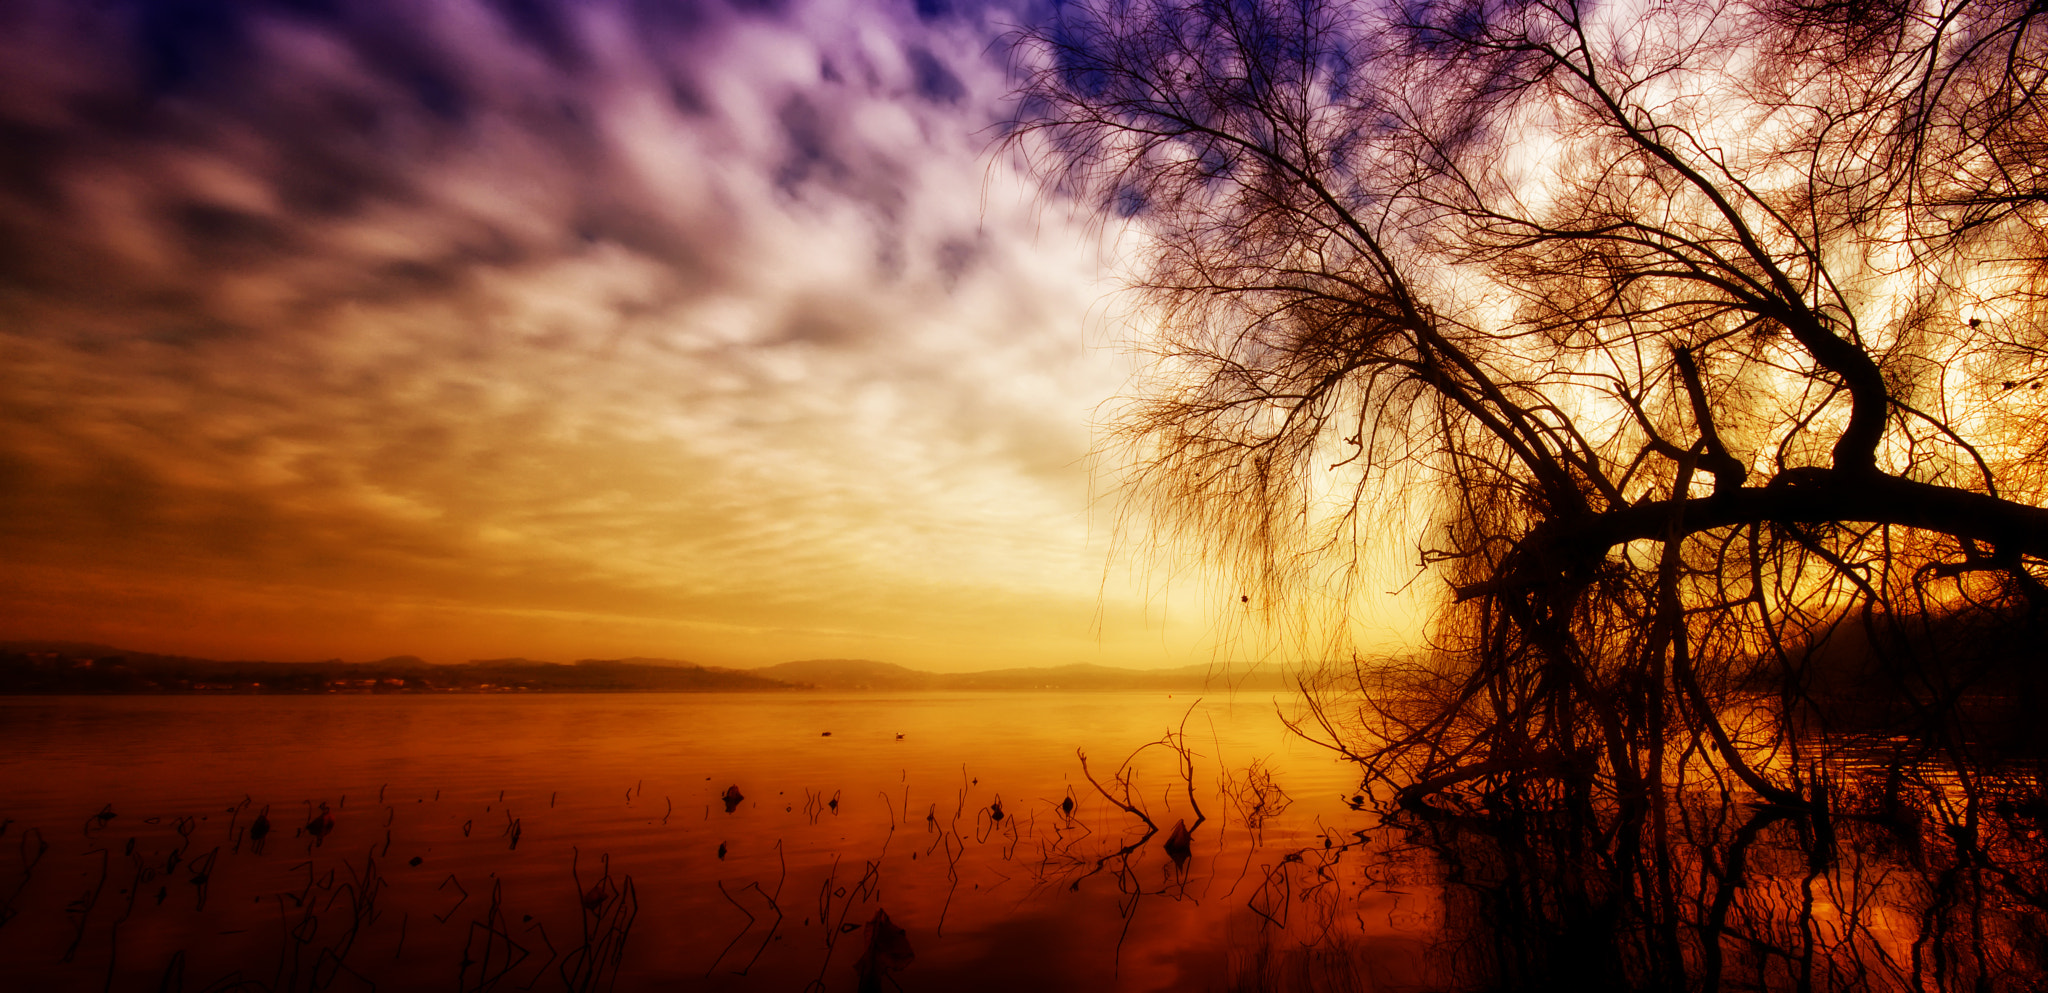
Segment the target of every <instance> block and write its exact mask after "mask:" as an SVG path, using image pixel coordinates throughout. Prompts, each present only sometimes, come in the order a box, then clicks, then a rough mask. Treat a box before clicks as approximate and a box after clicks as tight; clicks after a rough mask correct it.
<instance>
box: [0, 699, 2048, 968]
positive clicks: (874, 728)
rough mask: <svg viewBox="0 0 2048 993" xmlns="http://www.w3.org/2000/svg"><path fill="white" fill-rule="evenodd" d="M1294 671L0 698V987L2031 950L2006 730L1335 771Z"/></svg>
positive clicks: (1832, 958) (2027, 835) (1636, 964)
mask: <svg viewBox="0 0 2048 993" xmlns="http://www.w3.org/2000/svg"><path fill="white" fill-rule="evenodd" d="M1329 702H1330V703H1331V704H1333V706H1334V709H1333V710H1331V711H1329V713H1330V714H1331V715H1332V716H1333V717H1335V718H1338V719H1340V723H1341V718H1342V716H1343V712H1342V707H1343V704H1344V700H1342V699H1341V698H1332V699H1331V700H1330V701H1329ZM1353 702H1359V701H1353ZM1300 706H1301V698H1300V697H1298V696H1293V695H1285V696H1279V697H1277V698H1276V696H1275V695H1274V694H1264V695H1261V694H1252V693H1241V694H1238V695H1236V696H1235V697H1233V696H1229V695H1211V696H1207V697H1202V698H1199V699H1197V698H1191V697H1189V696H1187V695H1184V694H1174V695H1168V694H1165V693H918V694H882V693H868V694H853V693H846V694H836V693H793V692H792V693H772V694H621V695H600V694H589V695H441V696H428V695H390V696H113V697H62V696H56V697H35V698H30V697H12V698H0V985H6V986H7V988H10V989H16V988H18V989H34V990H55V991H67V990H81V991H97V990H109V991H111V990H141V991H194V993H197V991H211V993H229V991H241V993H255V991H277V993H281V991H299V990H307V991H312V990H370V989H380V990H393V989H403V990H411V989H445V988H453V989H457V990H502V991H512V990H521V991H524V990H574V991H588V990H614V989H615V990H627V991H637V990H733V991H743V990H777V991H781V990H817V991H854V990H870V989H873V990H892V989H900V990H911V991H916V990H929V991H950V990H962V989H973V990H977V991H1006V990H1017V991H1023V990H1034V991H1035V990H1044V989H1060V990H1084V991H1088V990H1130V991H1151V990H1213V991H1218V993H1240V991H1241V993H1250V991H1278V990H1304V991H1305V990H1314V991H1324V990H1474V991H1479V990H1532V989H1571V990H1574V991H1579V990H1616V991H1620V990H1642V989H1671V990H1681V989H1683V990H1693V989H1726V990H1788V991H1802V993H1804V991H1818V990H1844V991H1847V990H1857V991H1862V990H1958V991H1960V990H1971V991H2008V990H2010V991H2020V990H2031V989H2040V988H2043V986H2044V985H2048V983H2044V977H2048V844H2044V839H2048V796H2044V795H2043V794H2042V793H2041V791H2040V788H2039V782H2040V776H2039V771H2040V770H2039V768H2038V765H2037V761H2036V760H2034V759H2019V758H2014V759H2009V760H2004V761H2001V762H1997V763H1991V764H1985V765H1981V766H1976V767H1971V768H1967V769H1964V768H1959V767H1958V766H1956V765H1955V764H1953V763H1952V762H1950V761H1948V760H1944V759H1943V758H1942V757H1941V755H1940V754H1939V753H1937V752H1935V751H1933V750H1931V749H1930V748H1929V747H1928V746H1927V745H1926V744H1925V743H1924V742H1919V741H1917V740H1915V739H1911V738H1905V737H1895V736H1881V735H1870V734H1861V735H1836V736H1834V737H1830V738H1826V739H1823V738H1812V739H1802V740H1801V746H1802V754H1803V755H1805V756H1807V757H1808V758H1807V759H1806V760H1805V761H1807V762H1808V765H1807V767H1806V768H1807V769H1808V772H1809V774H1810V775H1811V776H1812V777H1815V778H1816V779H1817V780H1818V781H1821V782H1825V783H1827V784H1828V793H1827V797H1828V798H1827V801H1826V803H1825V804H1822V805H1812V806H1805V807H1792V806H1787V805H1784V804H1776V803H1770V802H1765V801H1764V800H1763V799H1762V798H1760V797H1758V796H1756V795H1754V794H1751V793H1748V792H1746V791H1745V790H1743V789H1741V788H1740V787H1739V786H1731V785H1730V784H1729V782H1728V779H1727V777H1725V776H1717V775H1713V774H1712V771H1713V770H1712V767H1713V763H1714V761H1715V760H1714V759H1713V757H1712V756H1711V755H1710V754H1708V753H1705V752H1703V751H1700V750H1693V751H1690V752H1687V753H1685V755H1684V756H1682V757H1681V758H1679V759H1678V760H1676V761H1677V762H1679V763H1682V765H1674V766H1673V768H1674V769H1683V770H1690V771H1688V772H1687V773H1686V775H1683V776H1679V775H1676V774H1674V776H1673V777H1672V779H1671V780H1670V782H1671V783H1672V784H1674V785H1673V787H1672V792H1670V793H1669V794H1666V796H1665V800H1664V801H1663V803H1662V804H1661V805H1656V804H1646V803H1645V802H1644V801H1643V799H1642V798H1641V797H1623V796H1619V795H1616V794H1610V793H1603V792H1601V791H1600V789H1599V788H1597V785H1596V786H1595V787H1593V788H1588V787H1587V786H1586V785H1585V783H1586V781H1584V780H1579V781H1576V785H1575V781H1573V780H1569V779H1566V780H1555V781H1553V780H1530V781H1526V782H1524V783H1522V784H1519V785H1516V784H1512V783H1511V784H1508V785H1504V786H1501V787H1498V788H1494V787H1488V786H1485V785H1484V784H1475V785H1474V786H1473V788H1471V789H1468V790H1464V791H1462V792H1459V791H1447V792H1446V793H1445V794H1443V795H1441V796H1437V797H1434V798H1432V799H1431V800H1430V801H1429V802H1427V803H1417V804H1413V805H1408V806H1396V805H1393V804H1376V803H1374V802H1373V800H1374V799H1379V800H1384V799H1386V797H1387V794H1385V793H1382V794H1380V795H1379V796H1378V797H1377V798H1367V799H1366V802H1364V803H1362V804H1359V805H1358V806H1354V805H1353V804H1354V802H1356V801H1355V800H1354V797H1357V796H1358V795H1359V794H1358V791H1359V788H1360V787H1359V782H1358V773H1357V771H1356V769H1355V767H1354V766H1351V765H1349V764H1347V763H1345V762H1343V761H1339V760H1338V759H1337V758H1336V757H1335V756H1334V755H1333V753H1331V752H1330V751H1327V750H1325V749H1323V748H1321V747H1319V746H1316V745H1314V744H1312V743H1310V742H1308V741H1305V740H1303V739H1302V738H1300V737H1299V736H1296V735H1293V734H1291V733H1290V732H1289V731H1288V730H1287V728H1286V726H1285V724H1284V723H1283V721H1282V718H1281V714H1282V713H1283V712H1284V713H1288V714H1293V713H1295V712H1296V711H1297V710H1298V708H1299V707H1300ZM1726 720H1727V722H1728V723H1729V724H1730V726H1737V725H1739V724H1740V723H1741V721H1742V716H1741V712H1740V711H1733V710H1731V711H1729V712H1728V714H1727V717H1726ZM1083 754H1085V755H1086V757H1087V763H1086V765H1085V766H1084V765H1083V762H1082V758H1081V756H1082V755H1083ZM1091 777H1092V779H1093V782H1091V781H1090V780H1091ZM1575 790H1577V791H1578V792H1574V791H1575ZM262 829H267V830H262ZM1176 829H1182V830H1181V831H1177V830H1176ZM1183 832H1184V833H1183ZM1708 977H1711V978H1708ZM8 984H11V985H8Z"/></svg>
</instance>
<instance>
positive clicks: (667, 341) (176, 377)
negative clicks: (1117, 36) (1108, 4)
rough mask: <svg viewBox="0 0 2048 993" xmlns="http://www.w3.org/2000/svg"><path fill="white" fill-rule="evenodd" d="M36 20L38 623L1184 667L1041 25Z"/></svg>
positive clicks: (9, 128)
mask: <svg viewBox="0 0 2048 993" xmlns="http://www.w3.org/2000/svg"><path fill="white" fill-rule="evenodd" d="M0 16H4V17H5V18H7V19H8V20H9V23H7V24H6V25H5V28H6V30H4V31H0V65H4V66H6V67H7V68H4V69H0V74H4V75H0V149H4V151H0V556H5V557H7V558H9V559H10V560H12V561H18V562H21V563H24V566H23V569H24V571H23V572H22V573H20V574H19V575H18V576H17V577H16V578H15V579H14V580H12V581H11V582H12V583H13V585H12V586H11V587H6V588H0V595H5V596H8V597H10V598H13V599H15V600H16V602H18V603H28V602H34V603H36V604H39V605H41V606H40V607H39V611H40V612H41V613H40V615H39V616H40V617H41V618H42V619H41V620H38V621H36V622H34V623H39V624H45V625H46V626H47V624H49V623H56V621H54V620H50V619H52V618H71V619H72V621H67V622H66V623H74V622H75V623H78V624H99V625H102V626H105V625H112V624H116V623H117V622H116V621H115V620H113V619H110V618H109V617H108V616H107V615H108V611H107V610H106V609H103V608H104V607H105V604H102V603H98V602H96V601H95V597H98V596H108V597H113V598H114V601H109V602H116V601H117V602H119V603H122V604H125V605H126V606H123V607H121V608H119V612H120V613H121V615H122V616H123V617H125V618H128V619H127V620H124V621H120V622H118V623H126V624H130V625H131V626H132V625H142V626H143V627H147V626H148V625H150V624H155V625H156V627H154V628H150V630H157V631H169V630H172V629H173V628H175V627H176V625H175V624H174V623H172V621H171V619H172V618H175V617H179V616H193V611H200V612H201V613H204V614H206V615H207V616H215V617H216V619H217V620H219V621H220V624H221V625H222V626H223V627H221V628H220V629H216V630H214V631H213V632H212V633H211V634H207V633H204V632H187V633H185V634H182V635H179V636H178V637H181V638H184V639H185V643H184V644H182V645H181V646H173V647H184V648H187V649H191V650H199V649H206V650H214V651H226V650H230V649H233V648H235V647H236V646H238V645H243V644H247V645H260V646H267V647H265V650H267V651H273V652H280V651H285V650H286V647H280V646H287V647H288V645H289V644H290V643H291V639H293V638H298V639H300V640H301V641H303V642H306V644H305V645H304V648H303V649H302V650H301V654H306V655H323V654H332V653H334V652H336V651H345V650H355V649H359V650H360V651H362V652H363V653H365V654H373V653H377V652H387V653H388V651H399V650H404V651H419V650H422V647H421V642H422V641H432V642H434V644H433V646H432V647H430V648H427V649H425V650H427V651H439V652H443V653H446V654H449V655H450V656H451V657H466V656H464V655H463V654H462V653H465V652H468V653H473V654H478V655H484V654H530V655H531V654H541V652H542V651H545V650H546V649H536V647H535V643H536V642H539V643H544V644H548V645H555V646H558V647H559V650H560V651H561V652H563V653H564V654H569V653H574V652H604V651H636V652H648V653H663V654H689V653H692V652H695V653H696V654H698V655H700V656H702V657H706V658H707V660H710V661H721V660H723V661H763V662H766V661H777V660H780V659H782V658H786V657H791V656H792V655H795V654H876V655H886V656H888V657H891V658H895V659H897V660H900V661H911V662H919V663H925V664H940V665H944V664H948V663H949V662H952V661H958V662H962V663H964V662H966V661H967V659H966V658H965V655H964V654H963V653H968V652H976V651H979V652H993V653H997V654H998V655H1000V656H1001V660H1002V661H1005V662H1019V663H1021V662H1028V661H1058V660H1060V659H1053V658H1047V657H1045V656H1047V655H1048V654H1049V653H1067V655H1066V657H1069V658H1070V657H1073V656H1074V655H1075V654H1076V653H1081V654H1085V655H1089V656H1091V657H1104V656H1105V653H1106V655H1107V656H1108V657H1109V660H1111V661H1116V660H1124V661H1130V660H1152V659H1155V658H1158V657H1160V654H1161V648H1160V645H1161V642H1160V641H1159V638H1160V635H1159V632H1158V631H1157V630H1156V629H1148V628H1147V627H1146V626H1145V623H1144V621H1143V615H1144V612H1145V610H1146V608H1145V606H1144V605H1143V604H1142V603H1139V602H1136V601H1134V600H1133V601H1126V600H1125V599H1123V597H1124V594H1123V592H1122V590H1121V587H1118V588H1116V589H1115V590H1113V591H1112V593H1111V595H1109V597H1108V598H1107V599H1105V598H1104V597H1103V595H1102V591H1103V589H1104V587H1103V585H1102V576H1103V568H1102V567H1103V560H1102V558H1101V556H1102V552H1103V547H1102V543H1101V541H1100V539H1101V537H1102V535H1101V532H1100V528H1099V526H1097V527H1095V528H1094V529H1093V530H1091V523H1090V514H1091V511H1090V509H1089V503H1088V489H1087V480H1088V466H1087V461H1086V456H1087V452H1088V450H1089V447H1090V438H1089V433H1088V419H1089V417H1090V415H1091V411H1092V409H1093V407H1094V405H1095V404H1096V403H1097V402H1098V401H1100V400H1102V399H1103V398H1105V397H1107V396H1108V395H1110V393H1112V392H1113V391H1114V390H1115V389H1116V388H1117V387H1118V386H1119V385H1120V383H1121V372H1120V371H1119V366H1118V363H1119V361H1120V360H1119V359H1118V358H1117V357H1116V356H1115V355H1114V354H1113V353H1111V352H1108V351H1105V350H1103V349H1100V348H1097V347H1093V346H1094V344H1095V343H1096V341H1097V339H1099V338H1100V337H1101V333H1100V330H1099V325H1100V321H1101V319H1102V314H1103V313H1104V310H1103V308H1102V306H1101V304H1102V301H1103V298H1104V294H1105V293H1106V291H1107V287H1106V286H1105V285H1104V284H1102V283H1100V282H1099V281H1098V280H1097V278H1096V275H1095V273H1096V269H1097V263H1098V257H1099V256H1098V251H1097V241H1096V239H1095V237H1094V236H1092V235H1089V234H1087V233H1085V232H1083V231H1081V230H1079V229H1075V228H1069V227H1066V226H1063V224H1062V222H1061V220H1060V218H1059V217H1057V216H1051V215H1046V214H1044V213H1042V212H1041V211H1040V210H1039V209H1038V204H1037V202H1036V201H1035V199H1034V196H1033V194H1032V192H1031V190H1030V188H1029V186H1028V184H1027V183H1025V182H1024V181H1023V180H1022V179H1021V178H1020V177H1018V176H1016V175H1015V174H1014V173H1013V172H1011V171H1009V170H1008V169H1007V167H1005V166H1003V165H1002V164H1001V163H996V164H994V165H993V166H992V165H991V164H990V163H991V160H990V159H989V157H988V155H987V145H988V142H989V140H990V134H991V132H990V130H989V128H990V125H991V123H992V122H994V121H996V120H998V119H999V115H1000V112H1001V111H1000V108H1001V101H1002V99H1003V96H1004V94H1005V92H1006V89H1007V86H1008V82H1007V80H1006V79H1005V77H1004V74H1003V71H1002V68H1001V66H1000V65H999V64H998V62H997V58H998V56H997V54H996V53H995V50H994V49H993V48H992V47H991V38H992V37H993V35H994V33H995V31H996V30H997V29H996V28H995V27H993V25H995V24H997V23H999V22H1000V21H1002V20H1004V18H1005V17H1006V16H1009V15H1008V13H1007V12H1006V11H1004V10H1002V9H1001V8H975V9H970V8H968V7H967V6H966V5H962V4H957V3H954V4H949V3H941V2H929V3H928V2H923V0H920V2H918V3H917V4H915V5H910V4H905V5H903V6H901V7H900V8H898V7H893V6H886V5H880V4H876V5H865V4H854V3H846V2H841V0H815V2H801V0H792V2H790V3H786V4H770V5H734V6H730V7H721V6H718V5H716V4H711V3H703V4H668V3H652V2H615V3H576V4H568V3H542V2H539V0H516V2H514V0H503V2H489V3H486V2H479V0H437V2H433V3H415V2H406V3H397V2H392V3H374V2H373V3H352V4H327V3H319V2H314V0H300V2H274V3H256V2H248V3H224V2H176V3H174V2H162V3H135V4H128V5H120V4H115V5H107V6H96V7H93V8H90V9H84V10H81V9H78V8H76V5H72V4H65V3H59V2H49V3H26V4H22V5H18V6H17V7H16V8H15V9H13V10H12V11H11V12H10V13H8V14H5V15H0ZM1091 315H1092V317H1093V320H1094V321H1095V323H1094V324H1091V323H1090V321H1091ZM94 591H99V592H97V593H95V592H94ZM124 591H125V592H124ZM151 605H154V606H151ZM181 611H182V612H183V613H182V614H181V613H180V612H181ZM513 617H516V618H518V620H517V621H516V622H514V621H510V620H508V619H507V618H513ZM81 618H83V619H84V620H79V619H81ZM407 618H410V619H407ZM1104 618H1113V620H1111V621H1109V622H1107V623H1105V621H1104V620H1103V619H1104ZM27 623H30V622H20V623H17V625H16V627H17V628H19V627H21V626H22V624H27ZM166 625H168V626H166ZM236 629H240V630H239V633H238V632H237V630H236ZM256 629H261V632H260V635H261V636H260V637H259V636H258V633H254V632H256ZM995 632H1002V634H1003V637H1002V638H1001V639H995V638H993V637H992V635H993V633H995ZM1105 632H1108V633H1105ZM15 633H21V634H27V633H35V634H66V633H74V632H68V631H55V630H49V631H45V630H40V629H39V630H36V631H33V632H30V631H27V630H20V631H16V632H15ZM80 633H91V632H80ZM146 633H147V631H146V630H144V631H139V632H138V633H137V636H138V637H140V636H141V634H146ZM238 637H239V638H243V640H242V641H237V640H236V638H238ZM209 638H210V639H211V640H208V639H209ZM322 639H326V640H324V641H323V640H322ZM407 639H411V640H407ZM519 639H523V642H522V643H521V644H509V643H507V642H509V641H512V640H519ZM578 639H582V640H581V641H578ZM338 642H346V643H347V644H345V645H344V644H337V643H338ZM330 644H335V647H329V645H330ZM138 647H152V646H150V645H142V646H138ZM387 650H388V651H387ZM1027 656H1028V657H1027ZM974 661H977V662H979V661H986V659H985V658H984V659H976V660H974Z"/></svg>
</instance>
